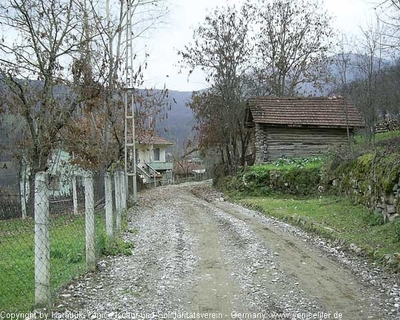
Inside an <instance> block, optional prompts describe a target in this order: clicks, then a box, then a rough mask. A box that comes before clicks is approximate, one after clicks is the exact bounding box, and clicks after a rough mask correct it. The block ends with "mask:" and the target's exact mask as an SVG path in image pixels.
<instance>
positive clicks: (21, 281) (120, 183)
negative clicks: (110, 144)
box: [0, 172, 127, 318]
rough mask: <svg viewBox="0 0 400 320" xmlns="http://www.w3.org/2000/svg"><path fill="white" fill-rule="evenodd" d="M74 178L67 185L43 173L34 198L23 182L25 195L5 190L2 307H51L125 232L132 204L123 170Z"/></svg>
mask: <svg viewBox="0 0 400 320" xmlns="http://www.w3.org/2000/svg"><path fill="white" fill-rule="evenodd" d="M68 180H69V181H68V185H65V184H66V180H65V179H63V178H61V177H59V176H57V175H49V174H47V173H38V174H37V175H36V176H35V184H34V193H32V192H31V194H34V196H33V198H34V199H33V201H30V199H29V197H30V196H29V192H28V193H27V192H26V189H29V188H25V187H22V184H21V186H20V188H19V190H23V192H22V194H21V192H19V193H16V192H15V188H14V189H13V188H9V189H7V188H4V187H3V188H1V190H0V202H1V204H0V205H1V209H0V275H1V276H0V311H5V312H26V311H31V310H32V309H34V308H43V307H45V308H48V307H50V305H51V301H52V298H53V297H54V296H55V294H56V293H57V290H59V289H60V288H61V287H62V286H63V285H64V284H66V283H67V282H68V281H70V280H71V279H72V278H73V277H76V276H77V275H79V274H82V273H83V272H85V271H91V270H94V269H95V268H96V259H97V258H98V257H99V256H100V254H101V253H102V252H103V250H105V248H107V246H108V245H109V244H110V243H111V242H112V241H113V238H114V236H115V235H116V234H117V233H118V232H119V231H120V230H121V224H122V222H121V221H122V218H121V217H122V212H123V211H124V210H125V209H126V203H127V201H126V199H127V198H126V189H125V176H124V175H123V173H121V172H114V173H113V174H110V173H104V174H92V173H87V174H85V175H79V176H73V177H71V178H70V179H68ZM57 190H63V192H62V193H59V192H57ZM23 200H25V202H26V203H25V206H24V203H23V202H24V201H23ZM30 203H32V208H33V210H31V211H32V212H30V205H29V204H30ZM24 211H26V217H25V218H22V217H23V215H24V216H25V213H23V212H24ZM0 318H1V317H0Z"/></svg>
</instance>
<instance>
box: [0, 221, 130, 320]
mask: <svg viewBox="0 0 400 320" xmlns="http://www.w3.org/2000/svg"><path fill="white" fill-rule="evenodd" d="M124 220H125V219H124ZM50 223H51V225H50V239H51V240H50V257H51V263H50V264H51V265H50V268H51V278H50V283H51V291H52V293H53V294H55V293H56V292H57V291H58V290H59V289H60V288H61V287H62V286H63V285H65V284H66V283H68V282H69V281H70V280H71V279H73V278H74V277H76V276H78V275H80V274H82V273H84V272H85V271H86V261H85V258H86V257H85V255H86V248H85V216H84V215H80V216H74V215H61V216H56V217H51V222H50ZM124 225H126V224H124ZM95 233H96V238H95V241H96V253H97V256H100V255H117V254H131V253H132V252H131V250H132V244H130V243H125V242H124V241H122V240H121V239H120V238H116V239H115V240H114V241H109V240H108V238H107V236H106V229H105V216H104V213H96V215H95ZM0 274H1V278H0V310H1V311H3V310H4V311H20V312H21V311H29V310H32V308H33V306H34V291H35V288H34V277H35V274H34V222H33V220H32V219H26V220H21V219H11V220H4V221H0Z"/></svg>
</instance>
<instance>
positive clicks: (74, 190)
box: [72, 175, 78, 215]
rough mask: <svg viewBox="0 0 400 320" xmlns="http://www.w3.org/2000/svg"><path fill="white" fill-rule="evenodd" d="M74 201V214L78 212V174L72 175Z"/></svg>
mask: <svg viewBox="0 0 400 320" xmlns="http://www.w3.org/2000/svg"><path fill="white" fill-rule="evenodd" d="M72 202H73V204H74V214H75V215H77V214H78V192H77V190H76V176H75V175H73V176H72Z"/></svg>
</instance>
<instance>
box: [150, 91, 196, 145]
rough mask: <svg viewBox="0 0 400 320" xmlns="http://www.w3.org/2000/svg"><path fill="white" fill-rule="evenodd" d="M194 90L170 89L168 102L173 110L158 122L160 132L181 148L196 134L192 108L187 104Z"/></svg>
mask: <svg viewBox="0 0 400 320" xmlns="http://www.w3.org/2000/svg"><path fill="white" fill-rule="evenodd" d="M191 96H192V92H181V91H169V95H168V103H169V104H170V106H171V110H168V111H167V114H168V116H167V118H166V119H165V120H162V121H160V122H158V123H157V131H158V133H159V134H160V135H161V136H163V137H165V138H167V139H169V140H171V141H172V142H174V143H175V146H176V147H178V148H179V149H181V148H182V147H183V144H184V143H185V141H186V140H187V139H191V138H193V136H194V132H193V130H192V128H193V125H194V123H195V120H194V116H193V113H192V110H190V108H189V107H187V106H186V103H187V102H189V101H190V100H191Z"/></svg>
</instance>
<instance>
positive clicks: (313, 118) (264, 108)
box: [245, 97, 365, 164]
mask: <svg viewBox="0 0 400 320" xmlns="http://www.w3.org/2000/svg"><path fill="white" fill-rule="evenodd" d="M245 121H246V126H247V127H248V128H251V130H252V134H253V153H254V157H255V159H254V160H255V163H256V164H260V163H263V162H269V161H274V160H276V159H279V158H281V157H287V158H291V157H308V156H313V155H318V154H320V153H321V152H322V151H324V150H326V149H327V148H328V147H329V146H330V145H334V144H345V143H347V141H348V132H349V133H350V134H353V132H354V130H355V129H359V128H363V127H364V126H365V124H364V120H363V118H362V116H361V114H360V113H359V112H358V110H357V108H356V107H355V106H354V105H353V104H352V103H351V102H350V101H347V100H345V99H343V98H342V97H284V98H277V97H257V98H251V99H249V100H248V101H247V108H246V120H245Z"/></svg>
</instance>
